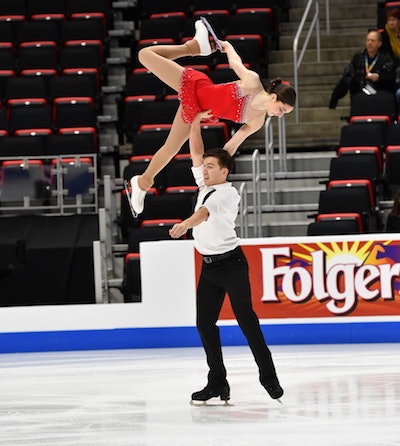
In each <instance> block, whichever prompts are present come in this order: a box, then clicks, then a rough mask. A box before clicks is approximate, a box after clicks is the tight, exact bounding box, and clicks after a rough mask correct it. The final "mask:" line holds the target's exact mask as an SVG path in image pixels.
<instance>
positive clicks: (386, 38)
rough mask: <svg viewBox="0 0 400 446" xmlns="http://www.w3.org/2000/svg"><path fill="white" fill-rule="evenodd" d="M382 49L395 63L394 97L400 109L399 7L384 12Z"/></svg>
mask: <svg viewBox="0 0 400 446" xmlns="http://www.w3.org/2000/svg"><path fill="white" fill-rule="evenodd" d="M382 51H383V52H384V53H387V54H390V56H391V57H392V58H393V60H394V65H395V73H396V78H395V84H396V87H395V99H396V104H397V110H398V111H399V110H400V9H397V8H391V9H388V10H387V12H386V24H385V28H384V30H383V31H382Z"/></svg>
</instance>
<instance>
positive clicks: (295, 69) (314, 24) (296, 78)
mask: <svg viewBox="0 0 400 446" xmlns="http://www.w3.org/2000/svg"><path fill="white" fill-rule="evenodd" d="M313 3H314V4H315V14H314V17H313V19H312V21H311V24H310V28H309V30H308V32H307V35H306V37H305V39H304V43H303V48H302V50H301V52H300V55H299V56H297V51H298V45H299V39H300V36H301V33H302V31H303V28H304V25H305V23H306V20H307V17H308V14H309V12H310V9H311V6H312V4H313ZM314 27H315V30H316V32H315V34H316V40H317V61H318V62H320V61H321V51H320V32H319V3H318V0H309V2H308V3H307V6H306V9H305V10H304V14H303V17H302V19H301V21H300V25H299V28H298V30H297V33H296V35H295V38H294V40H293V77H294V88H295V90H296V93H297V95H296V105H295V116H296V124H298V123H299V75H298V70H299V68H300V65H301V62H302V61H303V57H304V53H305V51H306V49H307V45H308V42H309V40H310V38H311V35H312V32H313V30H314Z"/></svg>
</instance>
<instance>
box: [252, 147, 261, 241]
mask: <svg viewBox="0 0 400 446" xmlns="http://www.w3.org/2000/svg"><path fill="white" fill-rule="evenodd" d="M252 172H253V178H252V183H253V217H254V236H255V237H261V174H260V152H259V151H258V150H257V149H256V150H254V152H253V155H252Z"/></svg>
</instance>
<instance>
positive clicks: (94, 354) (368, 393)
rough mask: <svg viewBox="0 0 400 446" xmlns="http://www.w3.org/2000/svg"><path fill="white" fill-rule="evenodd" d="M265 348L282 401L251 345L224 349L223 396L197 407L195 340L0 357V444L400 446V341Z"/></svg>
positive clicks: (199, 377)
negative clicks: (191, 344)
mask: <svg viewBox="0 0 400 446" xmlns="http://www.w3.org/2000/svg"><path fill="white" fill-rule="evenodd" d="M271 350H272V353H273V356H274V360H275V364H276V368H277V370H278V374H279V377H280V381H281V384H282V386H283V387H284V389H285V395H284V396H283V398H282V404H279V403H278V402H277V401H274V400H272V399H270V397H269V396H268V395H267V393H266V392H265V390H264V389H263V388H262V387H261V385H260V384H259V383H258V376H257V369H256V366H255V363H254V361H253V358H252V356H251V354H250V351H249V349H248V348H247V347H226V348H224V355H225V362H226V366H227V369H228V379H229V382H230V386H231V401H230V403H231V405H229V406H223V405H221V403H220V402H219V401H218V400H215V401H214V400H210V402H209V404H208V405H200V406H196V407H193V406H192V405H190V404H189V401H190V395H191V393H192V392H193V391H195V390H199V389H201V388H202V387H204V385H205V384H206V380H205V378H206V373H207V369H206V365H205V359H204V354H203V350H202V349H200V348H190V349H189V348H181V349H152V350H109V351H86V352H85V351H83V352H56V353H32V354H31V353H29V354H4V355H1V356H0V395H1V397H0V398H1V406H0V445H1V446H11V445H18V446H22V445H26V446H44V445H52V446H53V445H54V446H67V445H68V446H79V445H88V446H89V445H90V446H92V445H93V446H94V445H96V446H103V445H104V446H116V445H129V446H158V445H160V446H161V445H163V446H164V445H165V446H200V445H201V446H217V445H218V446H222V445H223V446H244V445H252V446H255V445H270V446H286V445H287V446H296V445H302V446H314V445H315V446H317V445H318V446H328V445H329V446H331V445H332V446H344V445H346V446H361V445H362V446H394V445H400V344H346V345H297V346H272V347H271Z"/></svg>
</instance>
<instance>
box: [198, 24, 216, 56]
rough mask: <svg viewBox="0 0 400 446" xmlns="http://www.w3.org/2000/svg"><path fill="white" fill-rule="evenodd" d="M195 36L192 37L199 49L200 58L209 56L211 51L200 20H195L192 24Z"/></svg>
mask: <svg viewBox="0 0 400 446" xmlns="http://www.w3.org/2000/svg"><path fill="white" fill-rule="evenodd" d="M194 26H195V28H196V34H195V35H194V37H193V40H195V41H196V42H197V43H198V44H199V47H200V56H209V55H210V54H211V53H212V52H213V50H212V48H211V44H210V40H209V38H208V31H207V28H206V26H205V25H204V23H203V21H202V20H197V21H196V22H195V24H194Z"/></svg>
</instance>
